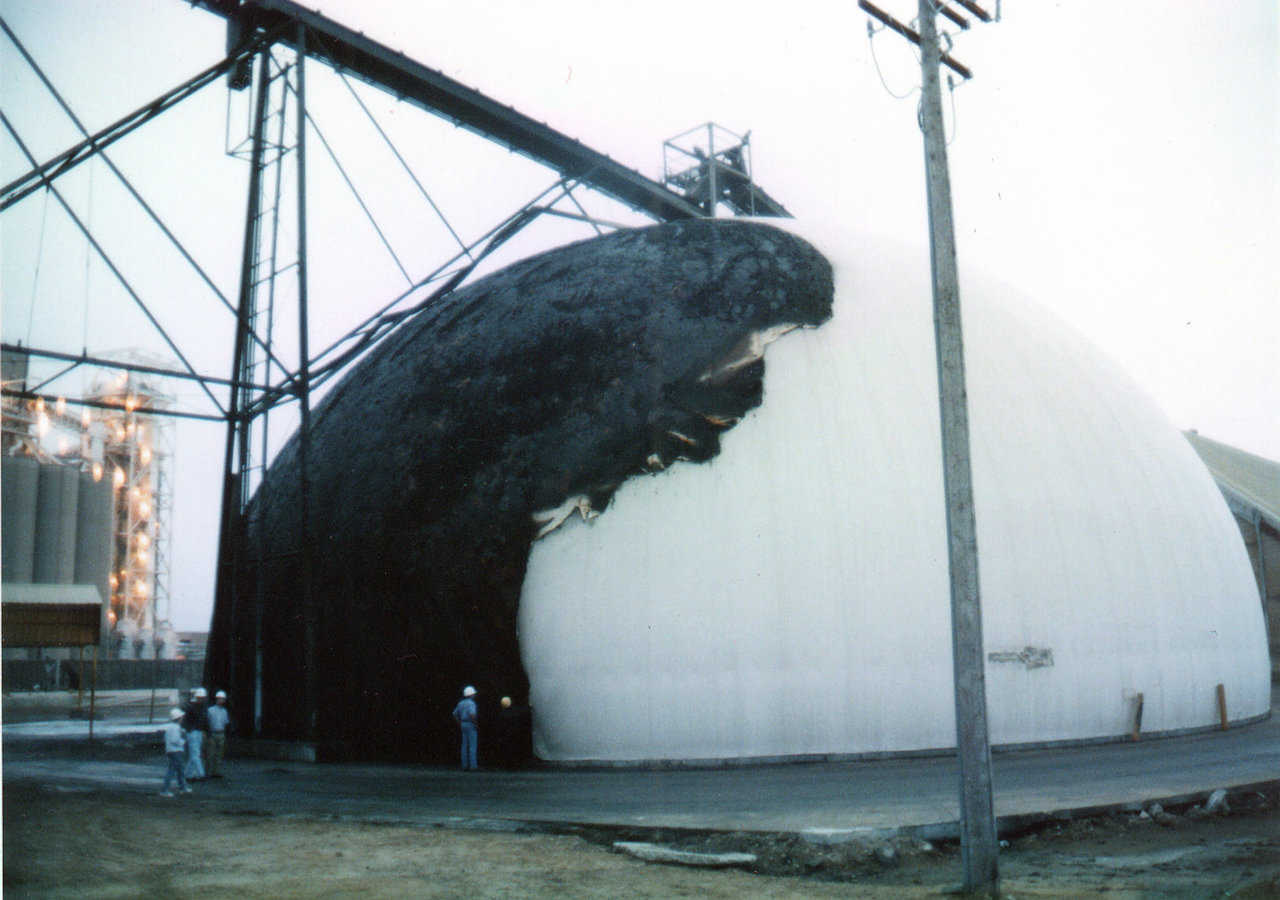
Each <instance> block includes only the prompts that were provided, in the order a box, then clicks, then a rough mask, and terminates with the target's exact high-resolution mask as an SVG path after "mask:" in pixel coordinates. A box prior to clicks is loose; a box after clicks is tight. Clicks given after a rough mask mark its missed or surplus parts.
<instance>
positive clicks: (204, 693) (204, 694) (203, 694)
mask: <svg viewBox="0 0 1280 900" xmlns="http://www.w3.org/2000/svg"><path fill="white" fill-rule="evenodd" d="M195 695H196V696H197V697H208V696H209V692H208V691H206V690H205V689H204V688H202V687H198V688H196V689H195Z"/></svg>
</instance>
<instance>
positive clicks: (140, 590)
mask: <svg viewBox="0 0 1280 900" xmlns="http://www.w3.org/2000/svg"><path fill="white" fill-rule="evenodd" d="M133 592H134V593H135V594H137V595H138V596H139V597H145V596H147V583H146V582H145V581H139V582H136V583H135V584H134V586H133Z"/></svg>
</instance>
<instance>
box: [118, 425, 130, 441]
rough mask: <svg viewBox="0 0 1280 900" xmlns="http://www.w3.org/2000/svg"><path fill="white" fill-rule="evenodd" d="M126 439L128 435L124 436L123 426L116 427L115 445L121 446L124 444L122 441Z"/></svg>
mask: <svg viewBox="0 0 1280 900" xmlns="http://www.w3.org/2000/svg"><path fill="white" fill-rule="evenodd" d="M126 437H128V435H126V434H125V431H124V426H123V425H117V426H116V443H118V444H123V443H124V439H125V438H126Z"/></svg>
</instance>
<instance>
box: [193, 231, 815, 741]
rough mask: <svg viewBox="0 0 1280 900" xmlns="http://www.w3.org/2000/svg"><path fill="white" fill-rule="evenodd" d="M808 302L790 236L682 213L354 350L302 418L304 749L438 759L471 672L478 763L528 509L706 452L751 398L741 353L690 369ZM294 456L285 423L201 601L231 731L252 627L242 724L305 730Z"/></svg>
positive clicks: (749, 373)
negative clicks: (235, 556)
mask: <svg viewBox="0 0 1280 900" xmlns="http://www.w3.org/2000/svg"><path fill="white" fill-rule="evenodd" d="M831 300H832V276H831V267H830V265H829V263H828V262H827V261H826V260H825V259H824V258H823V257H822V256H821V255H820V254H819V253H818V252H817V251H816V250H814V249H813V248H812V247H811V246H809V245H808V244H807V243H805V242H804V241H803V240H801V239H799V238H797V237H795V236H793V235H791V234H788V233H786V232H784V231H781V230H778V229H776V228H772V227H770V226H767V225H762V224H758V223H753V222H740V221H734V220H705V219H703V220H689V221H682V222H675V223H668V224H664V225H657V226H653V227H650V228H641V229H636V230H631V231H621V232H616V233H613V234H610V235H607V236H605V237H600V238H596V239H593V240H589V241H584V242H581V243H578V244H574V245H571V246H568V247H564V248H561V249H557V250H553V251H550V252H548V253H544V254H542V255H540V256H537V257H534V258H532V259H528V260H525V261H523V262H520V263H517V264H515V265H513V266H511V267H509V268H507V269H505V270H503V271H501V272H498V273H496V274H494V275H491V276H489V277H487V278H485V279H483V280H481V281H479V282H477V283H476V284H474V285H472V286H470V287H467V288H465V289H462V290H459V291H456V292H455V293H453V294H452V295H449V296H447V297H446V298H444V299H443V300H442V301H440V302H439V303H437V304H436V305H434V306H433V307H431V308H428V309H426V310H424V311H423V312H421V313H419V314H418V315H417V316H415V317H414V318H413V319H412V320H410V321H409V322H407V323H406V324H405V325H403V326H402V327H401V328H400V329H399V331H398V332H396V333H395V334H393V335H392V336H391V337H389V338H388V339H387V340H385V341H384V342H383V343H382V344H381V345H380V346H379V347H378V348H376V350H375V351H374V352H373V353H371V354H370V355H369V356H368V357H367V358H366V359H365V360H363V361H362V362H361V363H360V365H359V366H358V367H356V368H355V369H354V370H353V371H351V372H350V373H349V374H348V375H347V376H346V377H345V379H344V380H343V381H342V383H341V384H339V385H338V386H337V387H335V389H334V390H333V392H332V393H331V394H330V395H329V396H328V397H326V398H325V400H324V402H323V403H322V404H321V405H320V406H319V408H318V409H317V410H316V412H315V413H314V414H313V425H312V437H311V451H310V460H311V462H310V475H311V484H312V499H311V511H312V527H311V532H312V534H313V536H314V545H313V547H312V552H311V554H310V558H311V563H312V568H311V584H312V591H313V596H314V599H315V602H316V603H317V607H318V630H317V663H318V672H317V675H318V687H319V697H320V702H319V718H318V735H319V738H320V739H321V741H322V742H323V747H324V748H325V750H326V751H327V752H328V753H329V754H331V755H338V754H341V755H344V756H355V757H361V758H389V759H421V760H430V761H456V754H457V735H456V727H455V725H454V722H453V720H452V719H451V717H450V711H451V709H452V707H453V704H454V703H455V702H456V700H457V698H458V696H459V693H460V691H461V688H462V686H463V685H464V684H474V685H475V686H476V687H477V688H478V689H479V690H480V697H479V699H480V701H481V718H482V721H481V743H480V748H481V756H482V760H481V764H482V765H483V764H484V762H485V760H484V757H485V756H486V751H487V750H490V749H492V742H487V741H486V736H488V737H490V738H492V737H495V736H496V735H495V730H496V726H497V725H498V722H499V718H500V717H499V715H498V708H497V700H498V698H499V697H501V696H503V695H509V696H511V697H512V698H513V700H514V702H515V704H516V706H517V708H519V707H520V706H522V705H523V704H525V703H526V702H527V690H528V683H527V680H526V677H525V674H524V670H523V667H522V665H521V662H520V653H519V646H518V642H517V636H516V609H517V605H518V602H519V598H520V588H521V583H522V581H523V578H524V572H525V564H526V560H527V557H528V553H529V547H530V543H531V541H532V539H533V538H534V535H535V534H536V532H537V526H536V525H535V524H534V521H533V514H534V513H535V512H536V511H539V510H544V509H548V508H552V507H557V506H559V505H561V504H562V503H563V502H564V501H565V500H566V499H567V498H570V497H573V496H575V495H586V496H587V497H589V498H590V500H591V504H592V506H593V508H594V509H596V510H601V511H603V512H602V514H603V515H608V511H607V504H608V501H609V498H610V497H611V496H612V494H613V492H614V491H615V490H616V489H617V487H618V485H619V484H620V483H621V482H622V481H623V480H624V479H626V478H630V477H643V475H644V473H645V472H646V471H649V470H651V469H652V468H653V467H654V466H656V465H669V464H671V463H672V462H673V461H675V460H677V459H679V458H684V459H690V460H705V459H707V458H709V457H711V456H714V455H715V454H716V453H717V452H718V450H719V437H720V433H721V432H722V431H723V430H725V429H726V428H728V427H732V424H733V423H734V422H736V420H737V419H738V418H739V417H741V416H742V415H743V414H744V413H745V412H746V411H747V410H749V409H750V408H752V407H754V406H757V405H759V404H760V402H761V392H762V377H763V372H764V369H763V362H762V361H760V360H756V361H754V362H750V363H747V364H745V365H740V366H737V367H735V368H731V369H730V370H728V371H727V372H726V373H723V374H722V375H720V376H717V377H711V378H704V377H703V376H705V375H706V374H707V373H708V372H714V371H717V370H718V369H719V368H720V364H721V363H722V362H723V361H725V360H727V359H735V358H738V357H739V356H740V355H741V348H742V347H743V346H745V345H747V344H748V343H749V338H750V336H751V335H752V334H753V333H757V332H760V331H762V330H766V329H768V328H769V327H770V326H774V325H778V324H783V323H794V324H797V325H805V324H807V325H814V324H818V323H821V322H823V321H824V320H826V319H827V318H828V317H829V316H830V314H831ZM297 449H298V448H297V441H296V436H295V438H294V439H293V440H292V441H290V443H289V445H288V446H287V447H286V448H285V449H284V450H283V451H282V452H281V453H280V455H279V458H278V459H277V460H276V461H275V463H274V464H273V465H272V467H271V469H270V472H269V473H268V475H267V478H266V480H265V483H264V487H263V489H262V490H261V491H259V494H258V496H257V497H255V499H254V503H255V504H256V505H260V506H261V509H262V511H263V512H264V513H265V518H264V522H265V525H264V526H263V530H262V531H261V532H259V530H258V528H256V527H254V528H253V529H252V530H251V533H250V534H249V535H248V537H247V541H246V543H245V550H244V552H245V554H246V557H248V558H250V561H249V563H248V564H246V565H245V566H244V567H243V568H244V571H245V572H246V578H245V580H244V581H242V583H241V584H240V590H239V592H238V596H239V600H237V601H235V602H234V603H233V602H232V601H230V600H223V599H221V598H220V600H219V604H218V607H217V609H216V610H215V615H214V632H213V635H212V640H211V650H210V653H211V657H210V664H209V676H208V677H210V678H212V679H214V682H215V683H217V684H228V683H229V684H230V685H231V687H232V691H233V701H234V702H233V704H232V705H233V708H234V709H235V710H236V711H237V712H238V714H239V715H240V717H241V722H242V723H243V724H242V728H244V727H247V726H248V725H249V719H248V713H249V710H250V709H251V706H252V683H253V674H252V672H253V669H252V661H253V656H254V654H253V649H252V648H253V646H254V633H255V629H256V628H259V627H260V629H261V634H262V642H263V647H264V653H263V678H262V682H263V713H264V715H263V725H264V731H265V733H266V734H267V735H268V736H274V737H280V738H301V737H303V736H304V734H305V733H306V728H305V710H304V709H303V703H302V685H303V683H304V678H303V665H304V629H303V622H304V610H303V607H302V597H301V587H300V584H301V578H300V571H299V566H300V565H301V561H302V556H301V555H300V554H299V552H298V551H299V550H300V543H301V541H300V517H299V479H298V473H297ZM260 548H261V550H264V551H265V556H264V559H265V560H266V562H265V564H264V566H263V571H264V577H263V578H262V580H261V583H259V581H258V579H257V577H256V573H257V571H258V568H257V566H256V565H255V564H254V563H253V562H252V558H254V557H256V556H258V555H259V552H260ZM259 598H261V599H260V600H259ZM233 606H234V609H233V608H231V607H233ZM535 714H536V711H535ZM486 720H487V721H488V722H490V723H493V725H494V726H495V728H494V729H486V725H485V721H486ZM242 733H243V731H242ZM506 737H507V738H508V741H509V745H508V748H507V749H508V751H510V750H511V748H512V747H516V748H521V747H527V737H523V738H522V737H519V736H517V737H515V738H512V737H511V736H509V735H508V736H506ZM512 755H515V756H519V755H520V752H519V750H516V751H515V752H514V753H513V754H512Z"/></svg>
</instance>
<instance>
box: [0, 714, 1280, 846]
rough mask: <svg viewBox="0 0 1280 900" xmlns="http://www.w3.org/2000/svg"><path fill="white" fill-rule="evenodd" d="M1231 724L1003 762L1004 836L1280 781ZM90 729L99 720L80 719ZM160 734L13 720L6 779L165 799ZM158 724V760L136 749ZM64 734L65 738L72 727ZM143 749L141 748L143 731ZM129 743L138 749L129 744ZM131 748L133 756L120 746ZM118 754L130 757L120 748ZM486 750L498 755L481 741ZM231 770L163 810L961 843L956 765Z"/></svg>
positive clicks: (287, 766) (1272, 741)
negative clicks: (182, 807)
mask: <svg viewBox="0 0 1280 900" xmlns="http://www.w3.org/2000/svg"><path fill="white" fill-rule="evenodd" d="M1275 705H1276V704H1275V702H1274V698H1273V710H1272V715H1271V716H1270V718H1268V719H1266V720H1265V721H1262V722H1258V723H1255V724H1251V725H1245V726H1238V727H1234V728H1232V729H1230V730H1228V731H1212V732H1205V733H1201V734H1196V735H1188V736H1182V737H1171V738H1161V739H1152V740H1145V739H1144V740H1142V741H1138V742H1123V743H1112V744H1098V745H1091V746H1079V747H1063V748H1050V749H1042V750H1024V751H1009V752H1001V753H997V754H995V756H994V758H993V764H992V767H993V781H994V785H995V807H996V815H997V818H998V819H999V821H1000V825H1001V828H1002V829H1003V830H1006V831H1007V830H1013V829H1016V828H1018V827H1021V826H1023V825H1027V824H1031V823H1034V822H1036V821H1040V820H1044V819H1061V818H1071V817H1073V816H1079V815H1084V814H1092V813H1097V812H1102V811H1106V810H1109V809H1116V808H1130V809H1134V810H1136V809H1137V808H1138V807H1139V805H1145V804H1148V803H1150V802H1153V801H1159V802H1161V803H1164V804H1165V805H1169V804H1170V803H1178V802H1191V801H1198V800H1200V799H1202V798H1203V797H1205V796H1207V795H1208V794H1209V793H1210V792H1212V791H1213V790H1215V789H1218V788H1226V789H1228V790H1240V789H1245V788H1250V789H1260V788H1262V787H1275V786H1276V785H1277V784H1280V715H1276V714H1275V712H1276V711H1275ZM78 727H79V729H80V733H81V734H84V735H86V736H87V731H86V730H85V724H84V723H83V722H81V723H78ZM158 728H159V726H158V725H151V726H148V725H146V723H145V722H142V723H139V722H109V723H103V724H101V725H99V726H98V727H97V728H96V729H95V732H96V733H97V734H98V735H99V740H98V742H97V743H96V744H95V745H94V746H92V747H90V746H89V745H88V744H87V741H84V742H80V741H77V740H74V739H73V738H74V735H75V733H76V732H75V726H74V725H73V726H68V725H67V723H51V724H50V725H49V726H48V727H47V728H46V727H45V726H44V725H43V724H42V723H24V724H21V725H6V726H5V727H4V728H3V737H4V755H3V780H4V783H5V784H6V785H8V784H11V783H13V782H16V781H25V782H37V783H41V784H46V785H49V786H50V787H52V788H53V789H56V790H73V791H74V790H85V791H115V792H138V793H146V794H155V793H156V792H157V791H158V790H159V786H160V782H161V777H162V775H163V773H164V757H163V755H162V753H161V752H160V749H159V747H160V744H159V736H158ZM150 731H155V732H157V733H156V734H155V735H154V739H155V742H156V744H155V746H156V751H155V755H154V758H153V759H148V758H147V754H146V753H145V752H142V753H139V752H138V750H137V749H136V748H137V746H139V744H138V740H139V739H138V738H137V737H136V736H137V735H139V734H140V733H141V734H142V738H141V741H142V744H141V746H142V747H145V746H146V741H147V740H148V735H147V732H150ZM58 732H61V733H60V734H59V733H58ZM131 735H132V736H135V737H134V738H133V743H132V744H129V743H128V741H129V739H130V736H131ZM122 742H123V743H122ZM128 746H132V747H134V748H135V749H134V750H133V751H132V752H122V751H121V750H120V749H119V748H121V747H128ZM113 747H115V748H117V749H116V750H114V751H113ZM482 749H483V748H482ZM226 773H227V777H225V778H222V779H211V780H208V781H204V782H200V783H198V784H196V785H195V792H194V793H193V794H191V795H187V796H185V797H179V798H174V799H172V800H166V799H164V798H160V797H157V798H156V802H170V803H174V802H177V803H191V804H195V805H208V806H209V807H211V808H213V807H216V808H219V809H222V810H235V811H252V812H258V813H263V814H271V815H304V816H305V815H317V816H339V817H348V818H353V819H360V820H370V821H386V822H403V823H418V824H422V825H455V826H471V827H486V828H500V829H505V828H511V829H518V828H521V827H528V826H531V825H532V826H536V827H545V828H553V829H561V828H565V827H573V826H578V825H587V826H607V827H613V828H619V829H660V828H661V829H671V828H679V829H694V830H709V831H759V832H775V833H778V832H782V833H802V834H806V835H808V836H810V837H811V838H814V839H818V840H824V839H830V840H833V841H839V840H842V839H844V838H846V837H848V836H851V835H856V834H859V833H866V832H873V833H875V832H882V831H897V830H902V831H909V832H911V833H916V834H920V835H922V836H932V837H948V836H951V835H954V833H955V829H956V821H957V820H958V818H959V804H958V783H959V775H958V766H957V762H956V760H955V758H954V757H944V756H934V757H923V758H909V759H878V760H865V761H855V762H824V763H795V764H772V765H759V766H743V767H734V768H708V769H675V770H628V769H599V770H582V769H569V770H560V769H552V768H540V769H533V770H525V771H502V770H492V771H486V770H481V771H480V772H473V773H464V772H460V771H456V770H454V769H450V768H443V767H428V766H408V765H380V764H379V765H373V764H362V765H357V764H343V763H319V764H317V763H281V762H271V761H264V760H258V759H235V758H233V759H230V760H228V761H227V763H226Z"/></svg>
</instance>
